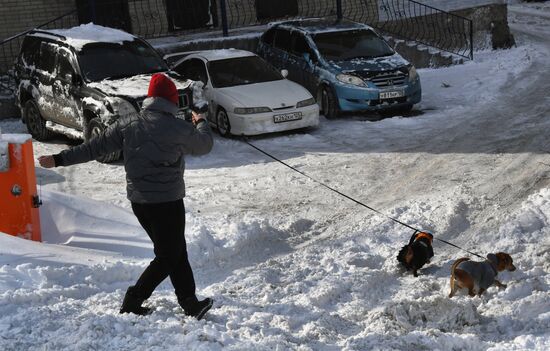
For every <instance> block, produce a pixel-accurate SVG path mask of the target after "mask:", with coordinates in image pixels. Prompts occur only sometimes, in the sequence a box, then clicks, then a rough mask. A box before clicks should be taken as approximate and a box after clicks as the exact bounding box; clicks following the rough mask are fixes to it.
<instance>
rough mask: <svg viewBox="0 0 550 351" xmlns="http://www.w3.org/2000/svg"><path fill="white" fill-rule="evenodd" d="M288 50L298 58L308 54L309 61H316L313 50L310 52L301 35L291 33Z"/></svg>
mask: <svg viewBox="0 0 550 351" xmlns="http://www.w3.org/2000/svg"><path fill="white" fill-rule="evenodd" d="M290 49H291V50H290V51H291V53H292V54H294V55H296V56H298V57H303V56H304V54H309V57H310V58H311V60H313V61H317V60H316V59H317V56H316V55H315V54H314V53H313V50H311V47H310V46H309V43H308V42H307V41H306V38H305V37H304V35H303V34H302V33H299V32H292V43H291V48H290Z"/></svg>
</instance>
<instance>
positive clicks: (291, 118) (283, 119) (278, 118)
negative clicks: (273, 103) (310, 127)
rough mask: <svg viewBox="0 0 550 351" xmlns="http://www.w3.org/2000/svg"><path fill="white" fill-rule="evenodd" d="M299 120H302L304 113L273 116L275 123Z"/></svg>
mask: <svg viewBox="0 0 550 351" xmlns="http://www.w3.org/2000/svg"><path fill="white" fill-rule="evenodd" d="M299 119H302V113H301V112H293V113H285V114H284V115H275V116H273V122H275V123H282V122H289V121H296V120H299Z"/></svg>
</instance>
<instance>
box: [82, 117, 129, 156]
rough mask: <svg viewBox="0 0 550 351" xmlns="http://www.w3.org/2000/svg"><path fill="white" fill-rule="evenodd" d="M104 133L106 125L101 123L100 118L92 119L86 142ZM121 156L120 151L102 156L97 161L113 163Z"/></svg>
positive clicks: (86, 134) (86, 133) (85, 134)
mask: <svg viewBox="0 0 550 351" xmlns="http://www.w3.org/2000/svg"><path fill="white" fill-rule="evenodd" d="M104 131H105V125H104V124H103V123H102V122H101V120H100V119H99V117H96V118H92V119H91V120H90V121H89V122H88V125H87V126H86V131H85V133H84V137H85V138H86V141H89V140H91V139H93V138H97V137H99V136H100V135H102V134H103V132H104ZM121 155H122V153H121V152H120V151H116V152H113V153H110V154H107V155H101V156H99V157H98V158H97V159H96V161H98V162H101V163H111V162H115V161H118V159H120V156H121Z"/></svg>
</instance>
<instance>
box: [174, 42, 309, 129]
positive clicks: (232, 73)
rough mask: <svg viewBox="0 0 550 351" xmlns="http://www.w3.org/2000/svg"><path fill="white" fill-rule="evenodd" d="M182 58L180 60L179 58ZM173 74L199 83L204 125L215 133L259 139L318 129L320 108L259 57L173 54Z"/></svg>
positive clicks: (223, 53)
mask: <svg viewBox="0 0 550 351" xmlns="http://www.w3.org/2000/svg"><path fill="white" fill-rule="evenodd" d="M182 57H183V58H182ZM165 58H166V59H167V60H169V61H170V60H172V62H173V61H174V59H177V61H176V63H175V64H174V65H172V70H174V71H176V72H178V73H179V74H181V75H182V76H184V77H186V78H188V79H192V80H195V81H202V82H203V83H204V87H203V90H204V91H203V97H204V98H205V99H207V100H208V103H209V109H208V119H209V120H210V121H211V122H213V123H214V124H215V125H216V126H217V129H218V132H219V133H220V134H221V135H223V136H229V135H258V134H263V133H272V132H280V131H286V130H292V129H299V128H306V127H315V126H317V125H318V124H319V106H318V105H317V103H316V102H315V99H314V98H313V96H311V94H310V93H309V92H308V91H307V90H306V89H305V88H304V87H302V86H301V85H298V84H296V83H294V82H292V81H290V80H287V79H285V77H284V75H286V72H284V71H283V72H279V71H277V70H276V69H275V68H273V67H272V66H270V65H269V64H268V63H267V62H266V61H264V60H263V59H262V58H260V57H259V56H257V55H255V54H254V53H252V52H249V51H243V50H236V49H228V50H208V51H196V52H191V53H178V54H172V55H168V56H166V57H165Z"/></svg>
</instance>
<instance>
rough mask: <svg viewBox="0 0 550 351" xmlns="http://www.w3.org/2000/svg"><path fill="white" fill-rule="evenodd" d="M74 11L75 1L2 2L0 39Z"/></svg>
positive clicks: (12, 0)
mask: <svg viewBox="0 0 550 351" xmlns="http://www.w3.org/2000/svg"><path fill="white" fill-rule="evenodd" d="M75 9H76V7H75V0H24V1H22V0H2V1H1V8H0V39H5V38H9V37H11V36H12V35H15V34H17V33H20V32H23V31H25V30H28V29H31V28H34V27H35V26H37V25H38V24H41V23H44V22H47V21H49V20H51V19H53V18H56V17H58V16H61V15H63V14H65V13H67V12H69V11H72V10H75Z"/></svg>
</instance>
